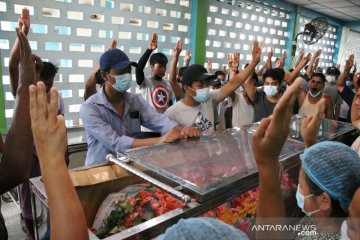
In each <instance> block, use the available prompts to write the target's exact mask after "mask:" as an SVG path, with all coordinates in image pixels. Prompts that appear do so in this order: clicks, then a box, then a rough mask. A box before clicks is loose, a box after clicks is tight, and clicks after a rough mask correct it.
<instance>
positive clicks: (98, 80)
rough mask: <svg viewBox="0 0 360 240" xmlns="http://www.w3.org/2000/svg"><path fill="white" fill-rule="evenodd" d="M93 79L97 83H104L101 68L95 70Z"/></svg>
mask: <svg viewBox="0 0 360 240" xmlns="http://www.w3.org/2000/svg"><path fill="white" fill-rule="evenodd" d="M94 80H95V82H96V83H97V84H100V85H102V84H104V83H105V80H104V79H103V78H102V76H101V70H100V69H99V70H97V72H96V73H95V76H94Z"/></svg>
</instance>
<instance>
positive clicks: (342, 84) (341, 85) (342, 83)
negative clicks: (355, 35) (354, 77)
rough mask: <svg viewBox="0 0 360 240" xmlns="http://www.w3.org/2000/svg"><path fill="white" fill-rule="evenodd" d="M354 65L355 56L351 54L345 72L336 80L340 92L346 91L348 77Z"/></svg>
mask: <svg viewBox="0 0 360 240" xmlns="http://www.w3.org/2000/svg"><path fill="white" fill-rule="evenodd" d="M353 65H354V54H351V55H350V57H349V59H348V60H346V63H345V66H344V70H343V71H342V73H341V74H340V76H339V77H338V79H337V80H336V88H337V90H338V91H339V92H342V91H343V90H344V87H345V79H346V76H347V75H349V73H350V70H351V68H352V67H353Z"/></svg>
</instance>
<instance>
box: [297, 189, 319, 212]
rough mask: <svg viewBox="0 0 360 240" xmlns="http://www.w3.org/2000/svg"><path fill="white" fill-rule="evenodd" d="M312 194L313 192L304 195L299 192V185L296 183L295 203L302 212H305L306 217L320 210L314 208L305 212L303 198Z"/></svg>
mask: <svg viewBox="0 0 360 240" xmlns="http://www.w3.org/2000/svg"><path fill="white" fill-rule="evenodd" d="M312 196H314V194H310V195H307V196H304V195H303V194H302V193H301V192H300V185H298V187H297V190H296V201H297V204H298V206H299V208H301V210H302V211H303V213H305V214H306V216H308V217H310V216H311V215H312V214H314V213H316V212H319V211H320V209H318V210H316V211H312V212H307V211H306V210H305V198H308V197H312Z"/></svg>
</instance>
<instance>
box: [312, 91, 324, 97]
mask: <svg viewBox="0 0 360 240" xmlns="http://www.w3.org/2000/svg"><path fill="white" fill-rule="evenodd" d="M322 92H323V91H322V90H320V91H318V92H317V93H315V94H313V93H312V92H311V90H309V95H310V96H312V97H313V98H316V97H318V96H320V94H321V93H322Z"/></svg>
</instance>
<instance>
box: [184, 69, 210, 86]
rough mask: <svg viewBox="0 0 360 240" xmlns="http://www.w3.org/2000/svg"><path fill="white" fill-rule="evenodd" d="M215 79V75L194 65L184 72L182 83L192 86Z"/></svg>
mask: <svg viewBox="0 0 360 240" xmlns="http://www.w3.org/2000/svg"><path fill="white" fill-rule="evenodd" d="M215 78H216V76H215V75H213V74H211V73H208V71H207V70H206V69H205V68H204V67H203V66H201V65H200V64H193V65H191V66H190V67H188V68H187V69H186V70H185V71H184V74H183V76H182V80H181V82H182V83H183V84H185V85H189V86H190V85H191V84H192V83H193V82H197V81H205V80H211V79H215Z"/></svg>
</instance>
